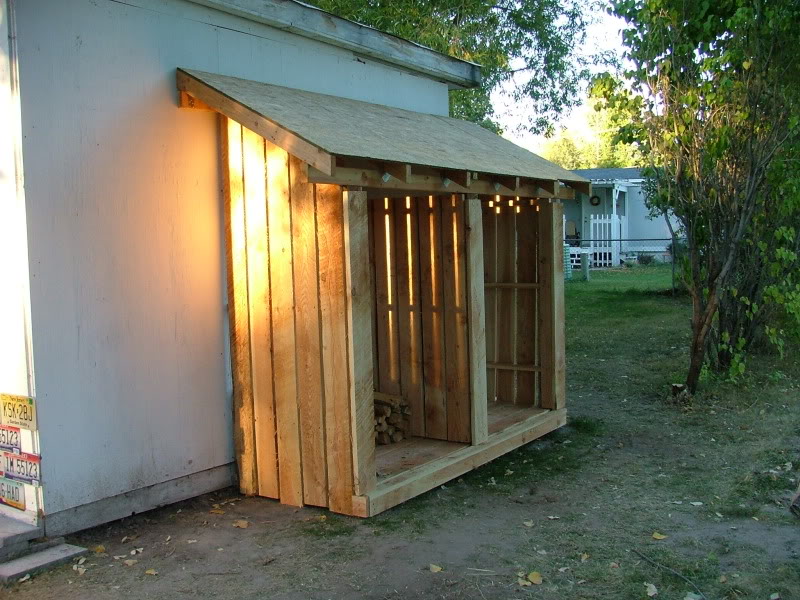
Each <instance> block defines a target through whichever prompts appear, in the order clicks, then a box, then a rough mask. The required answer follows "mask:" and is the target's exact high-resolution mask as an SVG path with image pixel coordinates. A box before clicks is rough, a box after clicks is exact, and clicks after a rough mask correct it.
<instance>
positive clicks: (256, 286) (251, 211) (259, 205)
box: [242, 127, 280, 498]
mask: <svg viewBox="0 0 800 600" xmlns="http://www.w3.org/2000/svg"><path fill="white" fill-rule="evenodd" d="M242 151H243V152H242V155H243V166H244V202H245V223H246V229H245V231H246V235H247V287H248V293H249V307H248V308H249V312H250V361H251V371H252V374H253V405H254V415H253V417H254V419H255V435H256V455H257V459H256V464H257V466H258V494H259V495H260V496H267V497H269V498H279V497H280V490H279V487H278V460H277V450H276V446H275V435H276V424H275V402H274V393H273V388H272V379H273V371H272V352H271V349H270V346H271V330H270V327H271V315H270V288H269V266H270V262H271V260H270V259H271V257H270V252H269V248H268V247H267V200H266V194H267V190H266V185H265V183H264V181H265V177H266V172H265V162H264V139H263V138H262V137H261V136H260V135H258V134H257V133H255V132H254V131H251V130H249V129H247V128H246V127H245V128H242Z"/></svg>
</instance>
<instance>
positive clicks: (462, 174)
mask: <svg viewBox="0 0 800 600" xmlns="http://www.w3.org/2000/svg"><path fill="white" fill-rule="evenodd" d="M444 176H445V177H447V178H448V179H449V180H450V181H452V182H454V183H455V184H457V185H460V186H461V187H462V188H469V186H470V185H472V173H470V172H469V171H450V170H447V171H444Z"/></svg>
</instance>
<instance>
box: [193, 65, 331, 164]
mask: <svg viewBox="0 0 800 600" xmlns="http://www.w3.org/2000/svg"><path fill="white" fill-rule="evenodd" d="M177 85H178V90H179V91H180V92H184V93H185V94H186V95H188V96H191V97H192V98H194V99H195V102H197V101H200V102H202V103H203V105H205V106H209V107H211V108H212V109H214V110H216V111H217V112H220V113H222V114H223V115H225V116H226V117H228V118H230V119H234V120H235V121H238V122H239V123H241V124H242V126H244V127H246V128H247V129H250V130H251V131H254V132H256V133H257V134H259V135H260V136H261V137H263V138H266V139H267V140H269V141H271V142H272V143H273V144H275V145H276V146H279V147H280V148H283V149H284V150H286V152H288V153H289V154H292V155H293V156H296V157H297V158H299V159H301V160H303V161H305V162H307V163H308V164H309V165H311V166H313V167H314V168H316V169H318V170H320V171H322V172H323V173H325V174H327V175H330V174H331V173H333V171H334V167H335V165H334V158H333V156H332V155H331V154H329V153H328V152H325V151H324V150H322V149H321V148H319V147H318V146H315V145H313V144H311V143H310V142H308V141H306V140H304V139H303V138H301V137H299V136H297V135H295V134H294V133H292V132H291V131H289V130H287V129H284V128H283V127H281V126H280V125H278V124H277V123H275V122H274V121H271V120H270V119H269V118H268V117H267V116H265V115H262V114H259V113H257V112H255V111H254V110H252V109H250V108H248V107H247V106H245V105H243V104H241V103H239V102H237V101H235V100H233V99H231V98H229V97H228V96H226V95H224V94H222V93H221V92H219V91H217V90H216V89H214V88H212V87H211V86H209V85H207V84H205V83H203V82H202V81H200V80H199V79H196V78H195V77H193V76H192V75H190V74H189V73H187V72H185V71H183V70H182V69H178V72H177ZM181 98H182V99H181V103H182V105H183V95H182V96H181Z"/></svg>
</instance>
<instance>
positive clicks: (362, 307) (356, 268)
mask: <svg viewBox="0 0 800 600" xmlns="http://www.w3.org/2000/svg"><path fill="white" fill-rule="evenodd" d="M341 203H342V212H343V223H344V255H345V274H346V287H345V291H346V312H347V325H348V327H347V331H348V342H349V344H348V361H349V369H348V372H349V373H350V394H349V395H350V419H351V425H350V429H351V434H350V440H351V444H352V456H353V458H352V460H353V478H354V481H353V487H354V492H353V493H354V494H355V495H363V494H365V493H366V492H368V491H370V490H372V488H374V487H375V430H374V427H373V417H374V397H373V392H374V387H373V386H374V384H373V373H372V364H373V363H372V348H373V345H372V325H371V323H370V319H371V315H372V309H371V306H370V305H371V303H372V297H371V293H370V292H371V283H370V273H369V233H368V230H369V213H368V211H367V193H366V192H361V191H350V190H345V191H344V193H343V194H342V200H341Z"/></svg>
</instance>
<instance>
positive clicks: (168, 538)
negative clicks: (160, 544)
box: [164, 535, 172, 542]
mask: <svg viewBox="0 0 800 600" xmlns="http://www.w3.org/2000/svg"><path fill="white" fill-rule="evenodd" d="M171 539H172V536H171V535H168V536H167V539H165V540H164V541H165V542H168V541H170V540H171Z"/></svg>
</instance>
